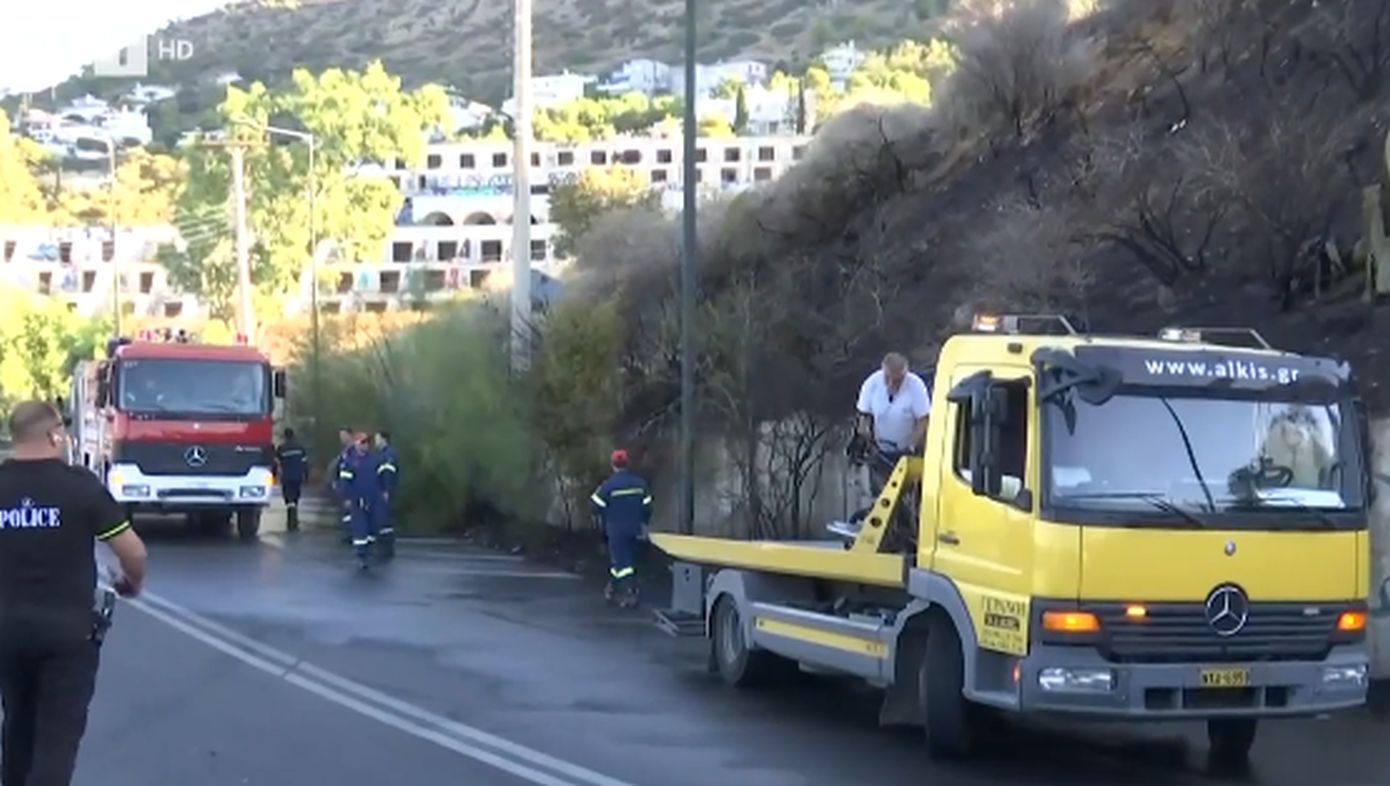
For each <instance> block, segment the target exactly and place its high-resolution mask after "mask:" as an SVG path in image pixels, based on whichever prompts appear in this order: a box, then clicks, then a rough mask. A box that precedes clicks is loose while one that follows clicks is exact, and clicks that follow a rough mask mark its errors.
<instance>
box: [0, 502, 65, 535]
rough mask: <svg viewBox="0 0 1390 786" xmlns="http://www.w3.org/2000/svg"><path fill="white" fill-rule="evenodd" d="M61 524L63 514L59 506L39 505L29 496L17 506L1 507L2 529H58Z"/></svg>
mask: <svg viewBox="0 0 1390 786" xmlns="http://www.w3.org/2000/svg"><path fill="white" fill-rule="evenodd" d="M61 526H63V516H62V512H61V511H60V510H59V509H58V508H53V507H39V506H37V505H35V504H34V500H32V499H30V498H28V497H25V498H24V499H21V500H20V501H19V507H17V508H0V530H7V529H57V528H58V527H61Z"/></svg>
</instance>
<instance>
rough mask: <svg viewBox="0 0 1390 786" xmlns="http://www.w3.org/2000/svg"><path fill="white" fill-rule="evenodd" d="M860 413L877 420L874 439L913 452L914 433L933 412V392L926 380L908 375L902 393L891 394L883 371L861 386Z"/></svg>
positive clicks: (899, 389) (912, 374) (900, 390)
mask: <svg viewBox="0 0 1390 786" xmlns="http://www.w3.org/2000/svg"><path fill="white" fill-rule="evenodd" d="M857 408H858V410H859V411H860V412H861V413H863V414H865V415H872V416H873V419H874V439H875V440H877V441H878V442H880V443H885V444H887V445H893V446H895V447H897V449H898V450H910V449H911V448H912V447H913V446H912V431H913V428H914V427H915V426H916V425H917V420H918V419H919V418H924V417H926V416H927V415H928V414H930V413H931V393H929V392H928V391H927V383H925V382H923V381H922V378H921V377H919V376H917V375H916V374H914V373H912V372H911V371H909V372H907V376H906V377H904V378H903V383H902V384H901V385H899V386H898V392H897V393H896V394H894V395H892V396H889V395H888V379H887V377H886V376H885V375H884V373H883V369H879V370H878V371H875V372H874V373H872V374H870V375H869V378H868V379H866V380H864V384H863V385H861V386H860V387H859V403H858V405H857Z"/></svg>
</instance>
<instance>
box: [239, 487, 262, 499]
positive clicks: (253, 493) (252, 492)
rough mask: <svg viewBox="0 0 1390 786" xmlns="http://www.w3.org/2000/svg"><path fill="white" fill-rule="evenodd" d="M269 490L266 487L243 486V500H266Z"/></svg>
mask: <svg viewBox="0 0 1390 786" xmlns="http://www.w3.org/2000/svg"><path fill="white" fill-rule="evenodd" d="M267 491H268V489H267V488H266V487H265V486H242V487H241V498H242V499H265V497H266V493H267Z"/></svg>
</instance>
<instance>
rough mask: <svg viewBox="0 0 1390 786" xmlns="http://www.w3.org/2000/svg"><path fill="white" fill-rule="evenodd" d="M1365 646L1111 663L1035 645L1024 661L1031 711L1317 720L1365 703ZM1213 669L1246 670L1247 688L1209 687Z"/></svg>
mask: <svg viewBox="0 0 1390 786" xmlns="http://www.w3.org/2000/svg"><path fill="white" fill-rule="evenodd" d="M1368 668H1369V661H1368V657H1367V652H1366V648H1365V647H1364V646H1362V645H1345V646H1338V647H1334V648H1333V649H1332V651H1331V653H1330V654H1329V655H1328V656H1327V658H1326V659H1325V660H1322V661H1316V662H1313V661H1262V662H1253V663H1202V664H1191V663H1181V664H1180V663H1111V662H1109V661H1107V660H1105V659H1104V658H1102V657H1101V656H1100V654H1099V653H1098V652H1096V651H1095V650H1094V649H1091V648H1087V647H1058V646H1035V647H1034V648H1033V651H1032V653H1031V654H1029V656H1028V657H1027V658H1025V659H1023V661H1022V662H1021V664H1020V668H1019V689H1020V704H1021V706H1020V708H1021V709H1022V710H1023V711H1025V712H1043V713H1059V714H1067V715H1090V716H1097V717H1120V718H1131V719H1135V720H1139V719H1148V720H1170V719H1184V718H1187V719H1195V718H1218V717H1227V716H1238V717H1290V716H1301V715H1314V714H1318V713H1323V712H1330V711H1333V710H1340V709H1347V708H1351V707H1358V706H1360V705H1362V704H1364V703H1365V702H1366V691H1367V685H1368V683H1369V674H1368ZM1208 669H1248V670H1249V680H1248V683H1247V684H1246V685H1245V686H1243V687H1225V688H1217V687H1204V686H1203V684H1202V673H1203V672H1204V671H1206V670H1208Z"/></svg>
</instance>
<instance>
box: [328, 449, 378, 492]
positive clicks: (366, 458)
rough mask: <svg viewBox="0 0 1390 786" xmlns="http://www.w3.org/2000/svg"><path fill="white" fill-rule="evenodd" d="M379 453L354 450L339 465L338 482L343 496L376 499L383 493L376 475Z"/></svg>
mask: <svg viewBox="0 0 1390 786" xmlns="http://www.w3.org/2000/svg"><path fill="white" fill-rule="evenodd" d="M376 469H377V454H376V452H375V451H370V450H369V451H367V452H366V453H362V454H359V453H358V452H357V451H355V450H354V451H352V452H351V453H348V454H346V455H345V456H344V458H343V459H342V461H340V462H339V465H338V482H339V484H340V487H341V492H340V493H342V494H343V496H345V497H348V498H349V499H375V498H376V497H378V496H380V495H381V482H380V481H379V480H378V479H377V476H376Z"/></svg>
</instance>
